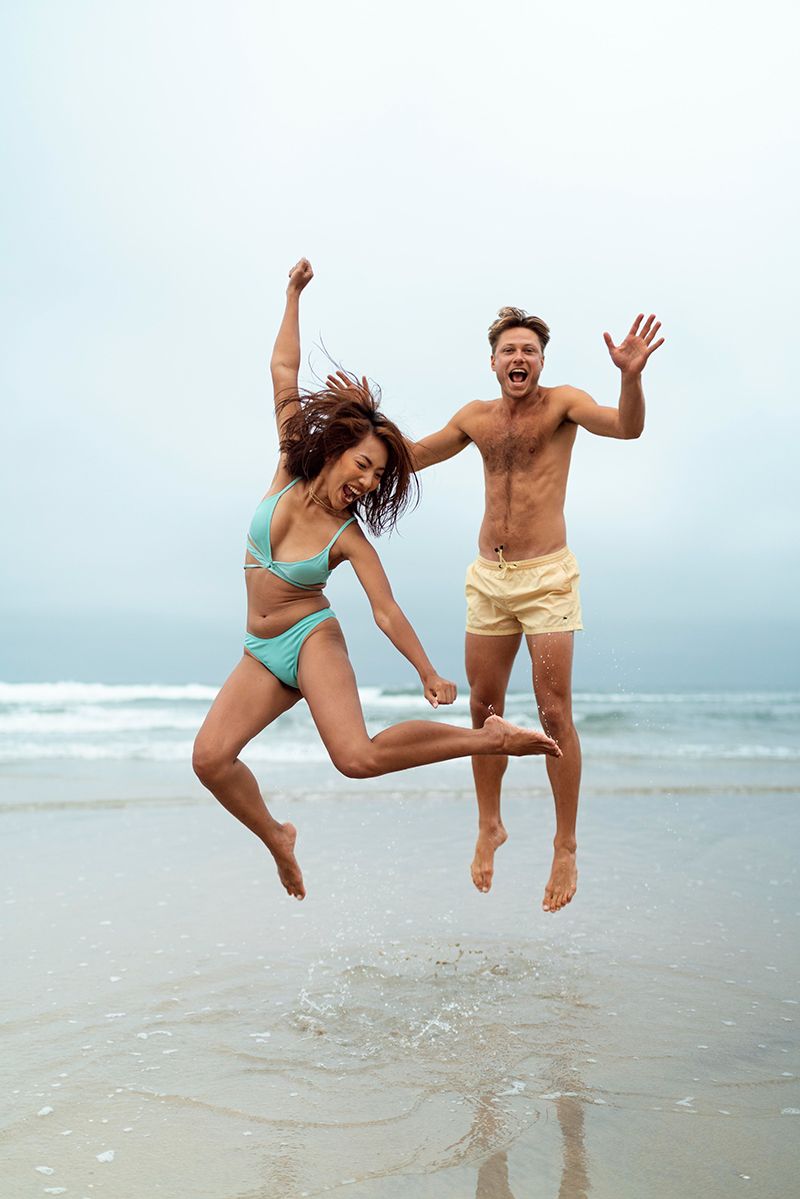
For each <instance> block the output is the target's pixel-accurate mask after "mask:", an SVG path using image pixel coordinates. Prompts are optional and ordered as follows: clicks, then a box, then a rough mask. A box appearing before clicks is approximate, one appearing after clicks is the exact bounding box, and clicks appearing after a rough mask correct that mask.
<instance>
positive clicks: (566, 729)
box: [538, 696, 574, 741]
mask: <svg viewBox="0 0 800 1199" xmlns="http://www.w3.org/2000/svg"><path fill="white" fill-rule="evenodd" d="M538 707H539V718H540V720H541V722H542V728H543V729H544V730H545V732H546V733H547V735H548V737H552V738H553V739H554V740H555V741H562V740H563V739H564V738H565V737H566V736H567V734H568V733H570V732H572V731H573V728H574V725H573V722H572V704H571V703H570V702H569V700H566V699H560V698H556V697H552V696H550V697H547V698H546V699H542V700H539V701H538Z"/></svg>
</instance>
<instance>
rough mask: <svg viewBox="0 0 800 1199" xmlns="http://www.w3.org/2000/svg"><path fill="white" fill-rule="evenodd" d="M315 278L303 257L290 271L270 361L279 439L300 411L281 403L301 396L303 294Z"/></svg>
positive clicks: (292, 405) (293, 405)
mask: <svg viewBox="0 0 800 1199" xmlns="http://www.w3.org/2000/svg"><path fill="white" fill-rule="evenodd" d="M313 278H314V272H313V270H312V269H311V263H310V262H309V261H308V259H307V258H301V259H300V261H299V262H298V263H296V264H295V265H294V266H293V267H292V269H291V270H290V271H289V283H288V286H287V288H286V310H285V312H284V314H283V320H282V321H281V327H280V329H279V330H278V336H277V337H276V338H275V345H274V347H273V350H272V358H271V360H270V364H269V365H270V371H271V372H272V389H273V392H274V396H275V420H276V422H277V425H278V437H279V438H280V437H282V435H283V426H284V425H285V423H286V421H287V420H288V419H289V417H290V416H292V415H293V414H294V413H295V412H296V411H297V403H296V402H295V403H289V404H286V405H285V406H284V407H283V408H281V407H280V405H281V402H282V401H284V400H287V399H289V400H290V399H291V398H292V396H296V395H297V372H298V371H299V370H300V292H301V291H302V290H303V288H304V287H305V286H306V284H307V283H310V282H311V280H312V279H313Z"/></svg>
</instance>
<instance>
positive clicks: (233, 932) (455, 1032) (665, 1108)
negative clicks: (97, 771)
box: [0, 780, 800, 1199]
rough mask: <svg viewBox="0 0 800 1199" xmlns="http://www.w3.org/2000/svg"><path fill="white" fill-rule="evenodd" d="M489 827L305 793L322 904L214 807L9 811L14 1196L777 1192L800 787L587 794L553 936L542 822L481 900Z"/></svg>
mask: <svg viewBox="0 0 800 1199" xmlns="http://www.w3.org/2000/svg"><path fill="white" fill-rule="evenodd" d="M73 782H74V780H73ZM350 786H351V787H352V786H353V785H352V784H351V785H350ZM6 798H7V797H6ZM471 805H472V800H471V798H470V797H469V795H468V794H466V793H464V794H461V795H449V794H447V793H441V794H436V795H430V794H426V793H414V792H409V791H404V792H401V791H395V792H392V791H389V790H384V791H383V792H374V791H373V792H369V791H368V792H366V793H365V792H363V791H361V790H357V791H356V792H355V795H353V794H352V793H349V794H348V793H344V792H342V793H340V794H337V795H336V796H324V795H318V796H315V797H313V798H309V797H302V796H288V795H287V796H286V797H284V799H283V800H282V803H281V808H282V811H281V813H280V814H281V815H283V816H291V818H292V819H294V820H295V821H296V823H297V824H298V826H299V828H300V842H299V848H300V853H301V862H302V864H303V866H304V868H305V871H306V879H307V883H308V886H309V898H308V899H307V900H306V901H305V903H303V904H296V903H294V902H292V901H290V900H289V899H288V898H286V897H285V896H283V894H282V893H281V891H280V889H279V887H278V885H277V883H276V881H275V879H274V875H273V871H272V867H271V864H270V863H269V862H268V860H267V859H266V857H265V855H264V853H263V851H261V850H260V849H259V847H258V845H257V843H255V842H254V841H252V842H251V839H250V838H249V835H248V834H247V833H246V832H245V830H243V829H241V828H240V827H239V826H238V825H236V824H235V822H233V821H232V820H230V818H229V817H227V815H226V814H225V813H223V812H222V811H221V810H220V809H218V808H217V807H216V805H214V804H213V801H208V802H207V801H206V800H205V799H204V798H203V797H202V795H201V794H200V793H199V792H195V793H194V794H193V795H192V794H190V795H187V796H186V797H185V798H184V802H182V803H174V802H170V800H169V798H168V797H162V798H161V800H160V801H159V802H158V803H157V804H147V803H141V802H138V801H137V800H135V799H129V800H127V801H125V802H124V803H122V804H121V805H120V806H118V807H113V808H110V807H107V806H104V805H103V804H102V803H100V804H91V803H87V804H86V805H85V806H83V807H75V806H73V805H71V804H70V805H67V806H66V807H64V808H61V809H53V808H41V807H38V808H37V807H36V806H35V805H33V806H27V807H21V808H16V809H15V808H13V807H11V808H9V807H8V806H6V808H5V811H4V814H3V817H2V823H3V829H4V832H5V843H6V846H7V848H8V850H9V858H8V860H9V868H8V869H7V871H6V877H5V880H4V892H5V894H4V899H5V900H6V906H5V908H4V911H5V914H6V916H7V920H6V922H5V925H4V933H3V944H2V952H3V957H4V961H5V963H6V965H7V967H8V973H7V975H6V980H7V981H6V984H5V988H4V989H5V992H6V993H5V997H4V1013H5V1016H6V1019H7V1021H8V1024H7V1027H6V1035H5V1054H4V1070H5V1071H6V1072H7V1079H6V1082H5V1084H4V1087H3V1091H2V1096H3V1098H2V1107H1V1108H0V1111H1V1113H2V1130H3V1131H2V1152H3V1158H4V1160H5V1162H6V1172H7V1177H8V1179H9V1183H8V1185H7V1189H6V1190H7V1193H9V1194H13V1195H14V1196H15V1199H16V1196H20V1197H23V1196H28V1195H31V1196H33V1195H42V1194H43V1193H51V1194H52V1193H64V1194H67V1195H69V1196H73V1195H78V1196H85V1197H86V1199H88V1197H89V1196H95V1195H102V1194H106V1195H109V1196H114V1197H115V1199H116V1197H120V1199H127V1197H128V1196H131V1197H133V1196H137V1197H138V1196H141V1195H142V1194H150V1193H163V1194H165V1195H170V1196H183V1195H186V1196H190V1195H191V1196H194V1195H202V1196H204V1197H207V1199H254V1197H256V1196H258V1197H259V1199H267V1197H272V1196H275V1197H277V1196H286V1197H289V1199H293V1197H294V1196H300V1195H318V1194H322V1193H330V1192H331V1191H335V1192H338V1191H341V1192H342V1193H343V1194H347V1195H351V1196H359V1199H373V1197H374V1199H394V1197H395V1196H404V1197H405V1196H412V1195H413V1196H418V1195H423V1196H432V1197H435V1199H439V1197H440V1196H441V1197H442V1199H444V1197H445V1196H450V1195H453V1196H455V1195H458V1196H462V1195H469V1196H472V1195H476V1196H480V1199H508V1197H509V1196H513V1197H514V1199H523V1196H529V1195H533V1194H535V1195H537V1196H538V1195H549V1194H552V1195H554V1196H555V1195H561V1196H562V1197H566V1196H580V1195H589V1194H591V1195H595V1196H609V1197H611V1196H620V1195H622V1196H627V1195H631V1196H632V1195H634V1194H636V1195H640V1194H641V1193H642V1192H643V1191H644V1192H645V1193H647V1194H653V1195H656V1196H662V1195H663V1196H668V1195H673V1194H675V1195H677V1194H683V1193H684V1192H685V1190H686V1189H688V1188H689V1187H693V1188H700V1187H702V1189H703V1191H704V1193H705V1194H706V1195H719V1196H722V1195H726V1196H727V1195H728V1194H730V1193H731V1192H732V1191H733V1192H734V1193H735V1191H736V1189H737V1188H738V1187H745V1186H748V1185H749V1186H750V1187H752V1188H755V1190H754V1193H757V1194H758V1195H759V1196H767V1197H769V1196H772V1195H775V1196H777V1195H779V1194H780V1195H784V1194H785V1193H786V1191H787V1189H789V1188H790V1187H791V1185H792V1180H793V1179H794V1177H795V1176H796V1169H797V1165H798V1160H797V1145H798V1135H797V1133H798V1128H800V1124H798V1119H797V1114H796V1113H797V1112H798V1111H800V1088H798V1081H797V1077H796V1076H797V1075H798V1074H799V1073H800V1069H798V1061H797V1049H798V1038H797V1017H798V999H800V960H798V956H799V955H798V937H797V927H798V922H799V920H800V904H798V902H797V889H796V888H797V865H796V863H797V845H798V835H797V834H798V812H799V811H800V809H798V806H797V796H787V795H782V794H779V793H770V792H764V793H763V794H761V795H760V796H759V797H758V798H757V800H756V801H754V799H753V797H752V796H751V795H746V796H742V795H739V796H737V795H728V796H717V797H715V796H712V797H705V798H703V799H702V800H701V801H698V799H697V797H696V796H689V797H685V796H684V797H665V796H661V797H656V796H650V797H648V798H641V797H639V798H637V797H628V798H619V797H617V798H614V799H612V798H603V797H597V798H595V799H593V800H590V801H589V802H588V803H587V804H586V805H585V810H584V815H583V820H582V843H583V847H584V848H583V853H582V858H581V869H582V878H581V890H580V892H579V896H578V898H577V899H576V900H575V902H574V904H573V905H572V906H571V907H570V908H569V909H568V910H567V911H566V912H564V913H562V914H560V915H558V916H546V915H545V914H543V913H541V912H540V911H539V910H538V902H539V898H540V893H541V889H542V884H543V881H544V878H545V877H546V871H547V864H548V862H547V852H546V847H547V841H548V838H549V836H550V829H551V811H550V803H549V801H546V800H544V799H533V800H531V799H529V798H527V797H525V796H523V795H521V794H519V793H515V794H512V795H510V796H509V799H508V802H507V804H506V811H507V820H508V824H509V828H510V831H511V839H510V841H509V843H508V845H507V846H505V847H504V849H503V851H502V854H501V855H499V857H498V877H497V882H496V886H495V888H494V890H493V892H492V893H491V894H490V895H489V896H480V895H478V894H477V892H475V891H474V889H473V888H472V887H471V885H470V883H469V879H468V874H467V869H466V868H467V864H468V862H469V857H470V852H471V843H472V820H473V815H472V810H471ZM48 1108H51V1109H52V1110H51V1111H47V1109H48ZM38 1113H43V1114H38ZM109 1154H113V1158H111V1159H109V1158H108V1155H109ZM38 1167H41V1168H42V1169H47V1170H50V1171H52V1173H49V1174H43V1173H39V1172H38V1170H37V1168H38ZM8 1187H10V1188H11V1189H8ZM60 1188H65V1189H64V1191H63V1192H62V1191H61V1190H60Z"/></svg>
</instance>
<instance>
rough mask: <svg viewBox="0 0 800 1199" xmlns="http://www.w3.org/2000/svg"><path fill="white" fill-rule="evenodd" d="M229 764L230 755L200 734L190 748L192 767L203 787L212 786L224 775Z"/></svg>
mask: <svg viewBox="0 0 800 1199" xmlns="http://www.w3.org/2000/svg"><path fill="white" fill-rule="evenodd" d="M230 765H231V760H230V755H229V754H226V753H224V752H223V751H222V749H221V748H220V746H218V745H216V744H215V743H214V742H213V741H210V740H206V739H205V738H204V737H203V736H202V734H201V735H200V736H199V737H198V738H197V740H196V741H195V743H194V749H193V750H192V769H193V770H194V772H195V774H196V775H197V777H198V778H199V780H200V782H201V783H202V784H203V786H204V787H213V785H214V784H215V783H217V782H219V781H220V779H222V778H223V777H224V775H225V772H226V770H228V769H229V767H230Z"/></svg>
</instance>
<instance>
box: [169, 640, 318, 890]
mask: <svg viewBox="0 0 800 1199" xmlns="http://www.w3.org/2000/svg"><path fill="white" fill-rule="evenodd" d="M299 698H300V696H299V694H298V692H297V691H292V690H291V689H290V688H289V687H284V685H283V683H281V682H279V680H278V679H276V678H275V676H274V675H273V674H270V672H269V671H268V670H267V669H266V667H264V666H262V665H261V663H260V662H256V660H255V659H254V658H251V657H250V656H249V655H248V654H245V655H244V656H243V658H242V660H241V662H240V663H239V665H238V666H237V667H236V668H235V670H234V671H233V672H232V673H231V674H230V676H229V677H228V679H227V681H226V682H225V684H224V686H223V687H222V689H221V691H220V693H219V695H218V696H217V698H216V699H215V700H214V703H213V704H212V706H211V709H210V711H209V713H208V715H207V716H206V718H205V721H204V722H203V726H202V728H201V729H200V732H199V733H198V734H197V739H196V741H195V744H194V754H193V758H192V765H193V766H194V771H195V774H196V775H197V777H198V778H199V779H200V781H201V783H203V785H204V786H206V787H207V788H208V789H209V791H210V792H211V793H212V795H214V796H215V797H216V799H218V800H219V802H220V803H221V804H222V806H223V807H225V808H227V809H228V811H229V812H230V813H231V814H232V815H234V816H235V817H236V819H237V820H240V821H241V822H242V824H244V825H246V826H247V828H249V829H250V831H251V832H253V833H255V835H256V836H257V837H258V838H259V839H260V840H261V841H263V843H264V844H265V845H266V847H267V849H268V850H269V851H270V853H271V854H272V856H273V858H274V859H275V864H276V866H277V867H278V874H279V876H280V880H281V882H282V883H283V885H284V887H285V888H286V890H287V891H288V892H289V894H290V895H294V896H296V897H297V898H298V899H302V898H303V896H304V895H305V888H304V886H303V876H302V874H301V872H300V867H299V866H298V864H297V859H296V858H295V856H294V844H295V841H296V839H297V830H296V829H295V827H294V825H293V824H288V823H287V824H280V823H279V822H278V821H277V820H275V818H274V817H273V816H271V815H270V813H269V811H268V809H267V806H266V804H265V803H264V800H263V799H262V797H261V792H260V791H259V788H258V783H257V782H256V779H255V776H254V775H253V773H252V772H251V771H250V770H248V768H247V767H246V766H245V764H244V762H240V761H239V753H240V752H241V750H242V749H243V748H244V746H245V745H246V744H247V742H248V741H252V739H253V737H255V736H256V734H257V733H260V732H261V731H262V729H265V728H266V727H267V725H268V724H271V723H272V721H273V720H275V719H276V718H277V717H278V716H280V715H281V713H282V712H286V711H287V710H288V709H289V708H291V707H293V706H294V704H296V703H297V701H298V699H299Z"/></svg>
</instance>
